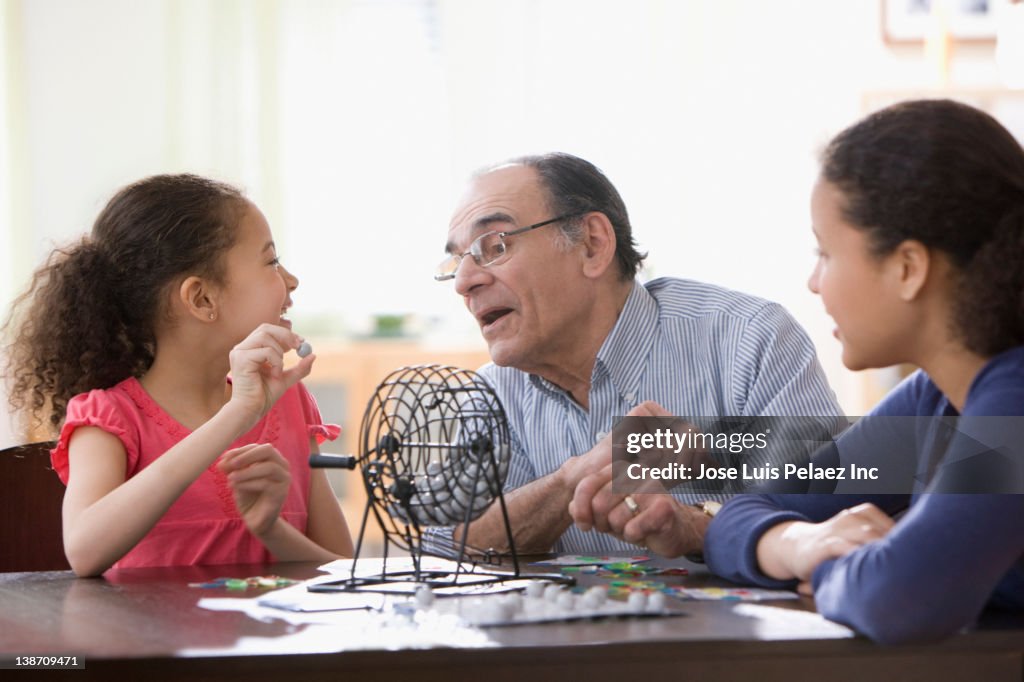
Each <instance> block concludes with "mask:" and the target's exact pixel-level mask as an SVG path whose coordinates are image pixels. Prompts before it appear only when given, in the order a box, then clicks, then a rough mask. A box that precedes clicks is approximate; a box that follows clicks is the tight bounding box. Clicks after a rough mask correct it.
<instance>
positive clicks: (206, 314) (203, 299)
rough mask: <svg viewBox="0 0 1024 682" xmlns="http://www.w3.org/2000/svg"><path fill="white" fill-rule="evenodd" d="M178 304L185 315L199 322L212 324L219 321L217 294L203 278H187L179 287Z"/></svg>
mask: <svg viewBox="0 0 1024 682" xmlns="http://www.w3.org/2000/svg"><path fill="white" fill-rule="evenodd" d="M178 303H179V304H181V306H182V308H183V309H184V312H185V314H187V315H191V316H192V317H194V318H196V319H197V320H203V321H204V322H212V321H213V320H216V319H217V297H216V292H215V291H214V290H213V288H212V287H211V286H210V282H209V281H208V280H205V279H203V278H202V277H196V276H195V275H193V276H191V277H186V278H185V279H184V280H182V282H181V286H179V287H178Z"/></svg>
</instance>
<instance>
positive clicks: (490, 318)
mask: <svg viewBox="0 0 1024 682" xmlns="http://www.w3.org/2000/svg"><path fill="white" fill-rule="evenodd" d="M510 312H512V309H511V308H495V309H494V310H488V311H487V312H486V313H484V314H483V315H481V316H480V322H481V323H482V324H483V326H485V327H486V326H488V325H491V324H493V323H495V322H497V321H498V320H500V319H501V318H503V317H505V316H506V315H508V314H509V313H510Z"/></svg>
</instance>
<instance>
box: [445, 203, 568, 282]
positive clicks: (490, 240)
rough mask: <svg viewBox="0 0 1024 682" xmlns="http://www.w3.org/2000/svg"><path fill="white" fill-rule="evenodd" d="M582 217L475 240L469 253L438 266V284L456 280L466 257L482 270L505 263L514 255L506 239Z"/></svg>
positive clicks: (506, 231) (491, 234)
mask: <svg viewBox="0 0 1024 682" xmlns="http://www.w3.org/2000/svg"><path fill="white" fill-rule="evenodd" d="M580 215H583V213H582V212H577V213H566V214H565V215H560V216H558V217H557V218H551V219H550V220H545V221H543V222H540V223H534V224H533V225H528V226H527V227H520V228H518V229H515V230H504V231H502V232H488V233H487V234H482V235H480V236H479V237H477V238H476V239H474V240H473V243H472V244H470V245H469V251H466V252H465V253H453V254H451V255H450V256H448V257H447V258H445V259H444V260H443V261H441V263H440V264H439V265H438V266H437V271H436V272H435V273H434V279H435V280H437V281H438V282H444V281H446V280H449V279H455V273H456V272H457V271H458V269H459V264H461V263H462V259H463V258H465V257H466V256H472V257H473V262H474V263H476V264H477V265H479V266H480V267H482V268H486V267H490V266H492V265H498V264H499V263H504V262H505V261H507V260H508V259H509V258H510V257H511V255H512V254H510V253H509V251H508V244H506V243H505V237H512V236H515V235H517V234H522V233H524V232H529V231H530V230H536V229H537V228H538V227H544V226H545V225H551V224H552V223H557V222H559V221H560V220H566V219H568V218H575V217H576V216H580Z"/></svg>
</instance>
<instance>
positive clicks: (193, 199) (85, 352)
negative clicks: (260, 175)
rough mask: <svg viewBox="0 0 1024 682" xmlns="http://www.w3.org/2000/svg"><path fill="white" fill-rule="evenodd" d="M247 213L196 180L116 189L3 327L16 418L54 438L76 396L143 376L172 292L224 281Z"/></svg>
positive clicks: (237, 197)
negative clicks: (228, 255)
mask: <svg viewBox="0 0 1024 682" xmlns="http://www.w3.org/2000/svg"><path fill="white" fill-rule="evenodd" d="M244 205H245V199H244V198H243V196H242V193H241V192H240V191H239V190H237V189H236V188H234V187H231V186H229V185H226V184H223V183H220V182H216V181H213V180H208V179H206V178H201V177H198V176H195V175H157V176H154V177H150V178H146V179H144V180H141V181H139V182H136V183H134V184H132V185H129V186H128V187H125V188H124V189H122V190H121V191H119V192H118V193H117V194H116V195H115V196H114V197H113V198H112V199H111V200H110V202H109V203H107V205H106V207H105V208H104V209H103V210H102V211H101V212H100V214H99V216H97V218H96V222H95V223H94V224H93V228H92V232H91V233H90V234H89V235H88V236H86V237H84V238H82V239H81V240H80V241H78V242H77V243H75V244H73V245H71V246H68V247H64V248H58V249H55V250H54V251H53V252H52V253H51V254H50V256H49V258H48V259H47V260H46V262H45V263H44V264H43V266H42V267H40V268H39V269H38V270H36V272H35V274H34V275H33V277H32V280H31V284H30V285H29V288H28V290H27V291H26V292H25V293H23V294H22V295H21V296H19V297H18V298H17V299H16V300H15V302H14V305H13V307H12V309H11V312H10V315H9V317H8V319H7V321H6V322H5V324H4V327H3V332H4V338H5V340H7V341H8V345H7V347H6V356H7V367H6V371H5V377H6V379H7V381H8V382H9V384H10V392H9V401H10V404H11V407H12V408H13V409H14V411H15V412H19V413H23V414H26V415H27V416H29V417H30V418H31V424H32V425H33V426H38V425H41V424H43V423H46V422H47V421H48V422H49V427H50V428H51V429H52V431H53V432H54V434H56V432H57V430H58V429H59V427H60V424H61V422H62V421H63V420H64V415H65V411H66V409H67V404H68V401H69V400H70V399H71V398H72V397H74V396H75V395H77V394H79V393H84V392H87V391H90V390H92V389H97V388H109V387H111V386H113V385H115V384H117V383H118V382H120V381H122V380H124V379H126V378H128V377H131V376H135V377H138V376H141V375H142V374H144V373H145V372H146V371H147V370H148V369H149V367H150V365H151V364H152V363H153V357H154V354H155V352H156V337H155V329H156V324H157V322H158V321H159V320H160V316H161V315H166V314H167V311H166V310H165V307H166V306H165V301H166V297H165V295H164V294H165V292H167V288H168V286H169V285H171V284H172V283H174V282H175V281H176V280H178V279H180V278H182V277H184V276H187V275H193V274H194V275H200V276H205V277H209V278H211V279H213V280H214V281H218V282H223V276H224V272H223V262H222V260H223V259H222V258H221V256H222V255H223V254H224V252H225V251H226V250H227V249H229V248H230V247H231V246H232V245H233V244H234V240H235V233H236V229H235V228H236V227H237V225H238V221H239V219H240V217H241V215H242V212H243V210H244Z"/></svg>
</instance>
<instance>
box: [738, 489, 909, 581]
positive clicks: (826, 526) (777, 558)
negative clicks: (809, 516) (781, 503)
mask: <svg viewBox="0 0 1024 682" xmlns="http://www.w3.org/2000/svg"><path fill="white" fill-rule="evenodd" d="M895 525H896V522H895V521H893V520H892V519H891V518H890V517H889V516H888V515H887V514H886V513H885V512H883V511H882V510H881V509H879V508H878V507H876V506H875V505H873V504H869V503H864V504H860V505H857V506H856V507H852V508H850V509H844V510H843V511H841V512H839V513H838V514H836V515H835V516H833V517H832V518H830V519H828V520H827V521H822V522H821V523H807V522H804V521H787V522H784V523H780V524H779V525H777V526H774V527H772V528H770V529H769V530H768V531H767V532H766V533H765V534H764V535H762V536H761V539H760V540H759V541H758V543H757V561H758V564H759V565H760V567H761V572H762V573H764V574H765V575H767V576H769V577H771V578H776V579H778V580H790V579H792V578H796V579H798V580H800V581H801V583H803V584H806V583H807V582H808V581H810V579H811V575H812V574H813V573H814V569H816V568H817V567H818V565H819V564H821V563H822V562H823V561H827V560H829V559H838V558H839V557H843V556H846V555H847V554H849V553H850V552H852V551H854V550H856V549H858V548H859V547H862V546H864V545H866V544H868V543H871V542H875V541H877V540H881V539H882V538H884V537H885V536H886V535H888V533H889V531H891V530H892V528H893V526H895ZM807 589H808V588H807V587H806V586H804V587H803V590H804V591H806V590H807Z"/></svg>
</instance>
